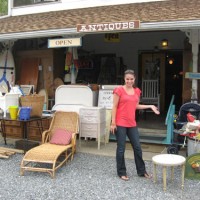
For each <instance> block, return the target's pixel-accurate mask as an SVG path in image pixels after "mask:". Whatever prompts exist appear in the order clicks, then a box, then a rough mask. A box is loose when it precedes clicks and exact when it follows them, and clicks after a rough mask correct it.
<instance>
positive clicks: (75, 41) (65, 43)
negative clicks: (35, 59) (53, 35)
mask: <svg viewBox="0 0 200 200" xmlns="http://www.w3.org/2000/svg"><path fill="white" fill-rule="evenodd" d="M78 46H81V38H64V39H49V40H48V48H59V47H78Z"/></svg>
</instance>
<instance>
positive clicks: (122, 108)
mask: <svg viewBox="0 0 200 200" xmlns="http://www.w3.org/2000/svg"><path fill="white" fill-rule="evenodd" d="M133 90H134V94H133V95H129V94H127V93H126V91H125V90H124V88H123V86H120V87H117V88H115V89H114V90H113V94H117V95H118V96H119V102H118V107H117V112H116V119H115V121H116V125H117V126H124V127H135V126H136V120H135V111H136V106H137V104H138V103H139V99H140V94H141V90H140V89H139V88H133Z"/></svg>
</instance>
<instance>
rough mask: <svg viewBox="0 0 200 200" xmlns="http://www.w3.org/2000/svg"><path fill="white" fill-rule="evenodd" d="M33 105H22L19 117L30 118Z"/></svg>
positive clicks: (21, 118)
mask: <svg viewBox="0 0 200 200" xmlns="http://www.w3.org/2000/svg"><path fill="white" fill-rule="evenodd" d="M31 110H32V108H31V107H20V110H19V119H20V120H29V119H30V116H31Z"/></svg>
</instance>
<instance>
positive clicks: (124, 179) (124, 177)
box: [119, 176, 129, 181]
mask: <svg viewBox="0 0 200 200" xmlns="http://www.w3.org/2000/svg"><path fill="white" fill-rule="evenodd" d="M119 178H120V179H122V180H123V181H128V180H129V177H128V176H120V177H119Z"/></svg>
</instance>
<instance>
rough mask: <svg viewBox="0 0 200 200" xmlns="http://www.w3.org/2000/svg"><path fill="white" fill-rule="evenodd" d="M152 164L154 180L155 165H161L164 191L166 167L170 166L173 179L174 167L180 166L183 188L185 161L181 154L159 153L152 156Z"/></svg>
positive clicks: (164, 188)
mask: <svg viewBox="0 0 200 200" xmlns="http://www.w3.org/2000/svg"><path fill="white" fill-rule="evenodd" d="M152 161H153V166H154V182H155V183H156V182H157V176H156V166H157V165H161V166H163V190H164V191H166V179H167V177H166V176H167V167H168V166H169V167H171V180H173V179H174V167H175V166H181V168H182V185H181V186H182V189H183V188H184V173H185V161H186V159H185V158H184V157H183V156H180V155H175V154H160V155H156V156H153V158H152Z"/></svg>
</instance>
